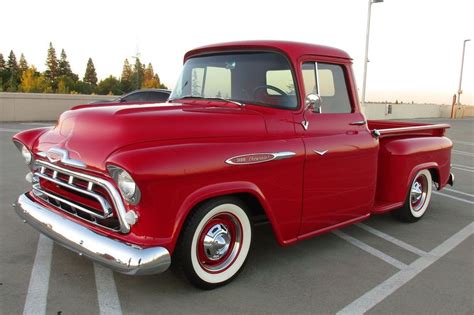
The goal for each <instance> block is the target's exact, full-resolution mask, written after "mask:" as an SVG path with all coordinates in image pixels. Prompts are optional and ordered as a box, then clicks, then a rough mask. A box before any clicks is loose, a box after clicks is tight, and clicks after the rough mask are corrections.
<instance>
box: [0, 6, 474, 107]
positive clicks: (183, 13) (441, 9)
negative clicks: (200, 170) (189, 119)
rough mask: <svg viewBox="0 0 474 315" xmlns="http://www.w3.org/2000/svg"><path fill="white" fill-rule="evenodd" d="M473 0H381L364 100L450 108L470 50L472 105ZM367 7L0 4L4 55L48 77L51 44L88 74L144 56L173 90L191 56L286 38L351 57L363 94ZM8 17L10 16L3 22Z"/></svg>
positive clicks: (467, 74)
mask: <svg viewBox="0 0 474 315" xmlns="http://www.w3.org/2000/svg"><path fill="white" fill-rule="evenodd" d="M471 1H472V0H450V1H438V0H385V1H384V2H383V3H375V4H373V5H372V20H371V31H370V48H369V60H370V62H369V65H368V74H367V90H366V99H367V101H385V100H387V101H390V102H394V101H395V100H398V101H399V102H400V101H403V102H412V101H414V102H415V103H437V104H450V103H451V100H452V95H453V94H455V93H456V92H457V90H458V84H459V74H460V68H461V54H462V45H463V41H464V39H467V38H472V39H473V41H471V42H468V43H467V45H466V55H465V62H464V75H463V84H462V87H463V91H464V93H463V95H462V98H461V101H462V103H463V104H471V105H474V98H473V96H474V19H473V16H472V12H473V11H472V6H471V5H470V3H471ZM367 7H368V1H367V0H325V1H323V0H307V1H303V0H301V1H300V0H293V1H280V0H273V1H272V0H239V1H235V0H234V1H232V0H228V1H222V0H221V1H217V0H216V1H214V0H200V1H190V0H181V1H179V0H176V1H145V0H134V1H125V0H115V1H108V0H102V1H100V0H99V1H98V0H94V1H90V0H81V1H49V0H44V1H37V0H28V1H26V0H15V1H4V2H3V3H1V10H2V34H1V35H0V53H2V54H3V55H4V57H5V58H6V57H7V56H8V54H9V52H10V50H13V51H14V52H15V54H16V55H17V58H19V56H20V54H21V53H23V54H24V55H25V57H26V59H27V61H28V62H29V63H30V64H33V65H35V66H36V68H37V69H38V70H40V71H44V70H45V65H44V63H45V60H46V54H47V49H48V45H49V42H52V43H53V46H54V47H55V48H56V52H57V54H58V55H59V53H60V51H61V49H62V48H64V49H65V51H66V53H67V55H68V59H69V61H70V63H71V67H72V70H73V71H74V72H75V73H78V74H79V75H80V76H81V77H82V76H83V75H84V71H85V67H86V63H87V59H88V58H89V57H91V58H92V59H93V61H94V64H95V68H96V71H97V75H98V77H99V79H103V78H105V77H107V76H109V75H114V76H120V74H121V71H122V65H123V61H124V59H125V58H128V59H129V60H130V61H131V62H132V60H133V58H132V57H133V56H135V55H136V54H137V52H139V53H140V59H141V60H142V62H145V63H148V62H151V63H152V65H153V68H154V69H155V72H157V73H158V75H159V76H160V78H161V81H162V82H163V83H165V84H166V85H167V86H168V87H170V88H173V87H174V85H175V83H176V80H177V79H178V76H179V73H180V70H181V66H182V62H183V56H184V54H185V53H186V51H188V50H190V49H193V48H195V47H198V46H202V45H206V44H211V43H219V42H228V41H237V40H255V39H257V40H258V39H272V40H290V41H300V42H309V43H316V44H322V45H328V46H333V47H337V48H340V49H343V50H345V51H347V52H348V53H349V54H350V55H351V57H352V58H353V59H354V60H353V61H354V65H353V67H354V72H355V75H356V80H357V85H358V89H359V95H361V91H360V89H361V87H362V77H363V65H364V63H363V60H364V51H365V34H366V23H367ZM5 13H7V14H5Z"/></svg>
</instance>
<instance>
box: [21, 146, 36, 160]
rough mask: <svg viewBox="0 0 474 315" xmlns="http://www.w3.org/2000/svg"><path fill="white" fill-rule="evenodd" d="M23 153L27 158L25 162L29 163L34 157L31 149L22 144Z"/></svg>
mask: <svg viewBox="0 0 474 315" xmlns="http://www.w3.org/2000/svg"><path fill="white" fill-rule="evenodd" d="M21 155H22V156H23V158H24V159H25V163H26V164H28V165H29V164H30V163H31V160H32V159H33V157H32V156H31V152H30V150H28V148H27V147H25V146H24V145H22V147H21Z"/></svg>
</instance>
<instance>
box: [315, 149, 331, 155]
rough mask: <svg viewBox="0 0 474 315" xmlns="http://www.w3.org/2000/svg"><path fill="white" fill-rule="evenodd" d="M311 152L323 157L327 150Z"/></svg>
mask: <svg viewBox="0 0 474 315" xmlns="http://www.w3.org/2000/svg"><path fill="white" fill-rule="evenodd" d="M313 151H314V152H315V153H317V154H319V155H324V154H326V152H328V150H324V151H318V150H313Z"/></svg>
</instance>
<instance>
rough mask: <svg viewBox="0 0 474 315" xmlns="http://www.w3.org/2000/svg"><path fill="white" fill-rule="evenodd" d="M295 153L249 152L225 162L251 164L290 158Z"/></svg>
mask: <svg viewBox="0 0 474 315" xmlns="http://www.w3.org/2000/svg"><path fill="white" fill-rule="evenodd" d="M295 155H296V153H295V152H291V151H283V152H259V153H249V154H242V155H237V156H233V157H230V158H228V159H227V160H226V161H225V162H226V163H227V164H229V165H250V164H258V163H265V162H270V161H275V160H282V159H288V158H291V157H293V156H295Z"/></svg>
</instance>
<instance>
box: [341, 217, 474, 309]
mask: <svg viewBox="0 0 474 315" xmlns="http://www.w3.org/2000/svg"><path fill="white" fill-rule="evenodd" d="M473 232H474V222H471V223H470V224H469V225H468V226H466V227H465V228H463V229H462V230H461V231H459V232H457V233H456V234H454V235H453V236H451V237H450V238H449V239H447V240H446V241H444V242H443V243H442V244H441V245H439V246H437V247H436V248H435V249H433V250H432V251H430V252H429V253H428V254H427V255H424V256H422V257H420V258H418V259H417V260H415V261H414V262H413V263H411V264H410V265H409V266H408V267H407V268H404V269H402V270H400V271H399V272H397V273H396V274H394V275H393V276H391V277H390V278H388V279H387V280H385V281H384V282H382V283H380V284H379V285H377V286H376V287H375V288H373V289H372V290H370V291H368V292H366V293H365V294H363V295H362V296H361V297H359V298H358V299H357V300H355V301H353V302H352V303H350V304H349V305H347V306H346V307H344V308H343V309H342V310H340V311H339V312H337V313H336V314H337V315H342V314H364V313H365V312H367V311H368V310H370V309H371V308H373V307H374V306H375V305H377V304H379V303H380V302H382V301H383V300H384V299H385V298H387V297H388V296H390V295H391V294H392V293H394V292H395V291H396V290H398V289H399V288H401V287H402V286H403V285H405V284H406V283H407V282H409V281H410V280H411V279H413V278H414V277H415V276H416V275H418V274H419V273H420V272H422V271H423V270H425V269H426V268H428V267H429V266H430V265H431V264H433V263H434V262H436V261H437V260H438V259H440V258H441V257H443V256H444V255H446V254H447V253H449V252H450V251H451V250H453V249H454V248H455V247H457V246H458V245H459V244H461V243H462V242H463V241H464V240H465V239H467V238H468V237H469V236H471V235H472V234H473Z"/></svg>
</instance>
